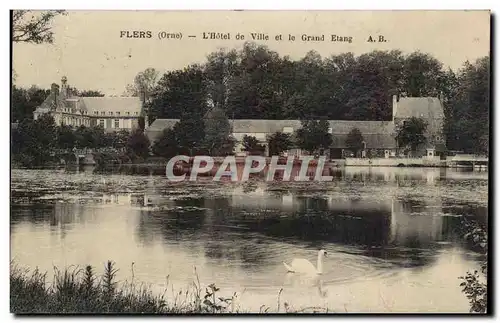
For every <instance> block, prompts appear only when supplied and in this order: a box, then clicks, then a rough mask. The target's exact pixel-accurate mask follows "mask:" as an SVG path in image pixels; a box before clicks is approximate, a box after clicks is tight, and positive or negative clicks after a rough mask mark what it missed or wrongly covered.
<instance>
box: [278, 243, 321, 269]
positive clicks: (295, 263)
mask: <svg viewBox="0 0 500 323" xmlns="http://www.w3.org/2000/svg"><path fill="white" fill-rule="evenodd" d="M326 255H327V253H326V251H325V250H323V249H321V250H320V251H318V265H317V267H314V265H313V264H312V263H311V262H310V261H309V260H307V259H297V258H295V259H294V260H292V263H291V264H290V265H287V264H286V263H285V262H283V265H285V268H286V269H287V270H288V272H291V273H304V274H312V273H315V274H322V273H323V257H326Z"/></svg>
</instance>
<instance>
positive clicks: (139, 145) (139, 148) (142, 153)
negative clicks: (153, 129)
mask: <svg viewBox="0 0 500 323" xmlns="http://www.w3.org/2000/svg"><path fill="white" fill-rule="evenodd" d="M149 145H150V142H149V139H148V137H146V135H145V134H144V132H142V131H141V130H140V129H136V130H134V131H132V133H131V134H130V137H129V138H128V140H127V148H128V150H129V151H130V152H132V153H133V154H135V155H137V156H139V157H140V158H144V159H145V158H147V157H148V156H149Z"/></svg>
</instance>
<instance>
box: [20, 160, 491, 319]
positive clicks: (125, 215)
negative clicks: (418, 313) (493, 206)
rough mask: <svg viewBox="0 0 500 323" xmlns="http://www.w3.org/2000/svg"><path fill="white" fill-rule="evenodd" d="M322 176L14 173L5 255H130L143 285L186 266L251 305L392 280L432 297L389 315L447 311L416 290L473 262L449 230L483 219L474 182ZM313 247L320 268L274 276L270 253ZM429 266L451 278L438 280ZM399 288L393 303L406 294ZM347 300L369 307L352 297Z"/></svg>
mask: <svg viewBox="0 0 500 323" xmlns="http://www.w3.org/2000/svg"><path fill="white" fill-rule="evenodd" d="M335 177H336V179H337V180H335V181H333V182H332V183H314V182H311V183H264V182H259V181H251V182H247V183H244V184H237V183H236V184H235V183H215V184H214V183H211V182H207V183H180V184H178V183H176V184H172V183H168V182H166V181H165V179H164V178H163V177H160V176H123V175H102V174H98V175H96V174H94V173H86V172H85V171H80V172H74V173H69V174H68V173H64V172H55V173H54V172H52V173H51V172H47V171H26V172H24V171H23V172H19V171H14V172H13V181H12V188H11V189H12V194H11V196H12V197H11V200H12V205H11V233H12V235H11V244H12V248H13V251H12V255H13V257H14V258H20V259H21V260H22V261H23V262H24V263H27V264H30V265H37V266H38V265H40V266H41V267H42V268H43V265H44V264H45V265H46V267H48V269H51V268H52V265H53V264H58V263H59V264H61V263H62V264H86V263H93V264H95V265H98V266H101V264H102V262H103V261H106V260H107V259H109V258H112V259H113V260H117V261H121V262H119V264H120V265H121V266H125V268H128V267H129V266H130V263H131V262H132V261H134V262H135V263H136V264H137V272H136V275H137V276H136V277H138V278H142V279H144V280H146V281H154V282H156V283H158V282H164V280H165V276H166V275H168V274H171V275H172V277H176V278H177V279H179V281H183V282H184V281H188V280H189V278H190V277H191V275H192V269H193V267H195V266H196V267H197V268H199V270H200V271H199V272H200V275H203V277H202V278H204V279H206V280H207V281H208V282H213V281H216V282H217V283H218V284H219V285H223V286H226V287H227V288H228V289H229V290H230V291H238V290H241V289H246V290H247V291H249V292H250V293H254V294H251V295H256V294H255V293H257V294H258V295H260V296H259V297H257V298H256V299H257V300H258V301H259V306H260V305H262V303H265V302H266V301H265V300H264V299H265V298H266V297H267V298H269V301H270V302H273V303H274V302H275V301H276V296H277V292H278V291H279V289H280V288H284V289H285V291H288V293H292V294H293V295H292V294H288V297H291V298H293V299H294V300H295V303H296V302H297V301H301V300H305V299H307V300H308V301H307V302H310V303H311V304H316V305H317V303H318V302H320V301H323V300H325V301H328V302H333V304H337V305H338V304H344V303H343V302H344V301H345V299H348V298H349V297H351V296H349V295H352V297H353V299H350V302H351V303H352V304H354V303H356V299H355V298H354V297H357V299H363V298H364V297H365V296H363V295H364V294H366V293H369V290H368V291H367V290H365V289H366V288H367V287H366V286H368V285H370V284H372V285H370V286H372V288H373V289H374V290H379V289H381V288H382V287H380V286H384V287H383V288H386V289H387V290H386V292H387V293H388V294H389V295H397V294H398V293H399V291H400V290H401V287H391V286H393V280H394V279H395V280H399V281H400V282H401V281H403V282H404V283H403V284H406V285H405V286H409V287H407V288H414V287H415V286H417V287H418V286H420V287H418V288H424V287H425V288H426V290H422V291H420V292H421V293H427V295H429V293H434V294H435V295H438V294H439V295H441V296H440V297H441V298H440V299H439V300H438V299H436V298H433V296H432V295H431V296H427V298H423V299H421V300H419V301H416V300H415V299H413V300H412V301H411V302H409V303H404V304H403V305H402V304H401V303H399V305H398V306H399V307H398V308H399V309H401V308H408V306H409V305H407V304H410V303H411V304H412V306H420V308H432V306H433V305H432V302H440V304H442V303H443V302H445V303H446V302H448V301H449V302H450V303H449V304H448V303H446V304H448V305H446V304H444V305H443V304H442V306H444V307H446V306H449V307H446V308H448V309H450V310H454V309H456V308H455V307H453V306H456V304H458V303H460V302H461V301H460V300H457V299H455V298H450V297H449V296H443V295H444V294H443V293H444V292H441V290H439V291H437V290H434V289H433V290H432V292H430V288H431V287H429V286H427V285H426V284H430V283H429V282H431V283H432V284H435V285H439V286H441V285H443V286H444V287H443V286H442V288H445V289H446V290H452V289H454V288H455V287H457V288H458V286H455V285H456V278H455V276H458V275H461V274H463V272H464V268H466V269H469V267H468V266H470V265H469V264H468V263H467V264H466V263H465V261H475V257H474V256H472V253H470V251H471V250H470V249H467V248H469V247H468V246H467V245H465V244H464V243H463V239H462V237H461V235H460V234H459V232H460V227H461V217H463V216H471V217H475V218H479V219H481V220H483V221H485V222H487V217H486V215H487V210H488V204H487V197H486V198H485V195H487V177H484V174H474V173H472V174H466V173H460V172H450V171H449V170H443V169H424V170H422V169H395V168H392V169H390V170H387V169H383V168H356V169H349V168H346V169H344V170H340V171H338V172H337V173H336V174H335ZM319 249H328V253H329V255H331V256H329V257H331V258H330V259H328V261H327V262H325V274H324V275H322V276H321V277H319V278H317V279H313V280H310V279H305V278H303V277H302V278H301V277H297V276H290V275H286V273H285V271H284V267H283V264H282V262H283V261H284V260H286V259H291V258H295V257H298V258H306V259H310V260H314V259H311V255H313V254H315V252H316V251H317V250H319ZM457 250H458V251H457ZM463 253H465V256H464V255H462V254H463ZM456 254H460V256H456ZM451 255H453V257H455V258H453V257H452V258H450V259H448V258H446V257H447V256H450V257H451ZM443 259H444V260H443ZM463 259H465V260H463ZM452 264H454V265H453V266H452ZM141 266H142V267H141ZM438 267H439V268H445V269H446V271H447V273H446V275H455V273H456V275H455V276H453V277H451V276H450V277H446V275H445V276H443V275H444V274H443V273H442V272H441V271H440V270H441V269H439V270H438V269H436V268H438ZM450 267H452V268H450ZM443 270H444V269H443ZM125 271H126V270H125ZM452 273H453V274H452ZM415 275H421V276H415ZM429 275H432V276H429ZM434 277H441V278H440V279H441V280H440V281H436V279H435V278H434ZM446 279H448V280H446ZM381 282H383V283H381ZM445 282H446V283H445ZM358 283H359V284H360V286H358V287H352V286H351V287H349V288H347V287H346V289H342V288H343V287H341V286H344V285H346V284H358ZM377 284H378V285H377ZM412 284H413V285H412ZM440 284H441V285H440ZM447 284H449V285H447ZM361 285H363V286H361ZM398 286H400V285H398ZM421 286H424V287H421ZM417 287H415V288H417ZM394 288H396V289H394ZM405 288H406V287H405ZM439 288H441V287H439ZM264 290H268V291H267V292H263V291H264ZM370 290H371V289H370ZM401 293H403V291H402V290H401ZM405 293H409V294H401V295H399V299H405V298H408V297H410V296H408V295H412V294H411V292H410V291H406V290H405ZM440 293H441V294H440ZM457 293H458V294H460V291H459V290H458V291H457ZM434 294H433V295H434ZM305 295H307V296H305ZM419 295H420V294H419ZM459 296H461V295H459ZM366 297H367V296H366ZM371 297H375V298H376V297H378V296H377V295H371ZM385 297H386V298H387V297H388V296H387V295H385ZM436 297H437V296H436ZM394 298H395V299H393V300H392V301H393V302H395V304H397V303H398V297H396V296H394ZM400 302H402V301H400ZM412 302H413V303H412ZM426 302H431V303H426ZM426 304H427V305H426ZM454 304H455V305H454ZM465 304H466V301H465ZM330 305H331V303H330ZM358 305H359V306H360V308H364V309H365V310H366V309H373V308H377V309H380V308H381V306H382V305H383V304H378V303H377V304H373V303H371V300H366V299H365V300H364V301H363V302H362V304H361V303H360V304H358ZM358 305H357V306H358ZM426 306H427V307H426ZM409 307H411V306H409ZM341 310H342V309H341Z"/></svg>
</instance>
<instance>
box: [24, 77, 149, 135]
mask: <svg viewBox="0 0 500 323" xmlns="http://www.w3.org/2000/svg"><path fill="white" fill-rule="evenodd" d="M141 113H142V104H141V101H140V99H139V98H138V97H78V96H74V95H72V93H70V90H69V85H68V84H67V79H66V77H63V78H62V79H61V88H60V90H59V86H58V85H57V84H55V83H54V84H52V86H51V91H50V95H49V96H48V97H47V98H46V99H45V101H44V102H43V103H42V104H41V105H40V106H39V107H38V108H37V109H36V110H35V111H34V113H33V118H34V119H35V120H36V119H37V118H38V117H40V116H41V115H43V114H50V115H51V116H52V117H54V121H55V123H56V124H57V125H62V124H65V125H70V126H75V127H79V126H81V125H83V126H86V127H89V126H101V127H102V128H104V130H105V131H119V130H132V129H134V128H136V127H137V126H138V119H139V117H140V116H141Z"/></svg>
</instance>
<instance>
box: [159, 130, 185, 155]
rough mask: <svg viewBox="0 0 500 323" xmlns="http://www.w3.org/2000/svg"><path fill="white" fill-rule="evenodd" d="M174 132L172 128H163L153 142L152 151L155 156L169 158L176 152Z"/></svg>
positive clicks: (176, 145)
mask: <svg viewBox="0 0 500 323" xmlns="http://www.w3.org/2000/svg"><path fill="white" fill-rule="evenodd" d="M178 149H179V148H178V143H177V136H176V132H175V131H174V129H172V128H167V129H165V130H163V133H162V135H161V136H160V138H158V140H157V141H155V143H154V144H153V147H152V151H153V154H154V155H156V156H161V157H166V158H171V157H174V156H175V155H177V154H178Z"/></svg>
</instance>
